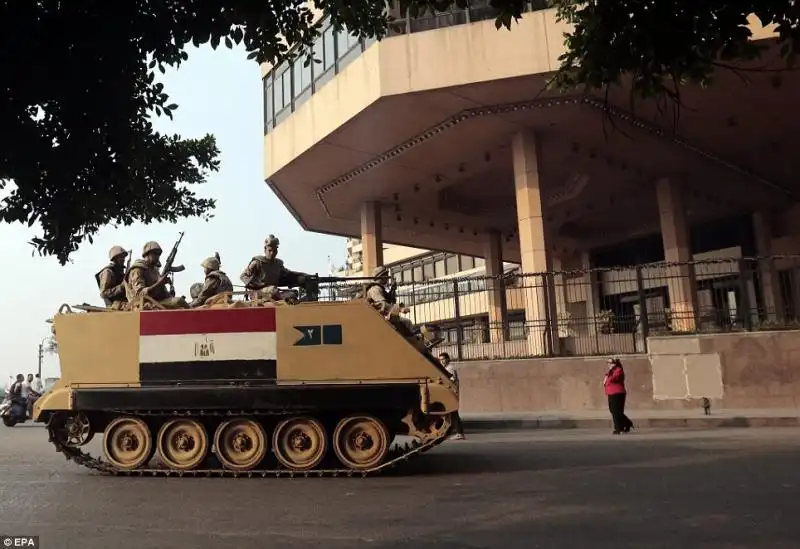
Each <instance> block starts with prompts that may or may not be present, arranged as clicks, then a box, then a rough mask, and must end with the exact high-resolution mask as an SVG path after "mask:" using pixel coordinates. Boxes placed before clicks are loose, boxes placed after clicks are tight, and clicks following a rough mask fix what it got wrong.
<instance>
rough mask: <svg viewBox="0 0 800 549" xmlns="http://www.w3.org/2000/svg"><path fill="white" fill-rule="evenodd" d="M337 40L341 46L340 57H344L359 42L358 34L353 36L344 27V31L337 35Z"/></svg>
mask: <svg viewBox="0 0 800 549" xmlns="http://www.w3.org/2000/svg"><path fill="white" fill-rule="evenodd" d="M336 42H337V45H338V46H339V58H342V57H344V55H345V54H346V53H347V52H349V51H350V50H351V49H352V48H353V47H355V46H356V45H357V44H358V43H359V40H358V36H353V35H352V34H350V33H349V32H347V29H342V32H340V33H339V34H338V35H337V36H336Z"/></svg>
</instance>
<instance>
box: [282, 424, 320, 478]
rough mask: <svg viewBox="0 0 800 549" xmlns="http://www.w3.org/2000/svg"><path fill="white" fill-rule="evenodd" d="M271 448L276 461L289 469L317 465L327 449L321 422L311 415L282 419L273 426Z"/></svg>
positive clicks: (302, 468) (310, 467)
mask: <svg viewBox="0 0 800 549" xmlns="http://www.w3.org/2000/svg"><path fill="white" fill-rule="evenodd" d="M272 448H273V451H274V452H275V457H276V458H277V459H278V461H279V462H280V463H281V464H282V465H284V466H285V467H287V468H289V469H293V470H295V471H307V470H309V469H313V468H314V467H316V466H317V465H319V464H320V463H321V462H322V460H323V458H324V457H325V452H326V451H327V449H328V439H327V435H326V433H325V428H324V427H323V426H322V424H321V423H320V422H319V421H317V420H316V419H314V418H311V417H295V418H289V419H284V420H283V421H281V422H280V423H278V425H277V427H275V432H274V433H273V435H272Z"/></svg>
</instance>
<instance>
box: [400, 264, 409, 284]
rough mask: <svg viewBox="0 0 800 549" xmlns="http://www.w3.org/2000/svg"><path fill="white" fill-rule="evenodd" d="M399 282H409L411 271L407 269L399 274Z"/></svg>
mask: <svg viewBox="0 0 800 549" xmlns="http://www.w3.org/2000/svg"><path fill="white" fill-rule="evenodd" d="M401 280H402V281H403V282H411V269H409V268H408V267H406V268H405V269H403V272H402V273H401Z"/></svg>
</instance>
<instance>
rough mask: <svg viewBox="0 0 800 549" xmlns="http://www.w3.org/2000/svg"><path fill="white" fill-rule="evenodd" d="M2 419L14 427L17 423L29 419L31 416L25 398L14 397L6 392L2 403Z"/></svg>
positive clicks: (6, 424) (0, 412)
mask: <svg viewBox="0 0 800 549" xmlns="http://www.w3.org/2000/svg"><path fill="white" fill-rule="evenodd" d="M34 400H35V398H34ZM0 419H2V420H3V425H5V426H6V427H13V426H14V425H16V424H17V423H25V422H26V421H28V420H29V419H30V417H28V407H27V405H26V402H25V401H24V399H22V398H19V397H17V398H12V397H10V396H9V395H8V394H6V395H5V399H4V400H3V403H2V404H0Z"/></svg>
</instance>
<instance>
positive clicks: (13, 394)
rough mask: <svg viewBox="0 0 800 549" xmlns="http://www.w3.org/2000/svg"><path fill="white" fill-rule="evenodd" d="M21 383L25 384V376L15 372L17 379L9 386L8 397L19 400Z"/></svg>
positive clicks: (20, 397)
mask: <svg viewBox="0 0 800 549" xmlns="http://www.w3.org/2000/svg"><path fill="white" fill-rule="evenodd" d="M23 385H25V376H24V375H22V374H17V380H16V381H15V382H14V383H12V384H11V388H10V389H9V390H8V396H9V398H11V399H13V400H17V401H18V402H21V401H22V386H23Z"/></svg>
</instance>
